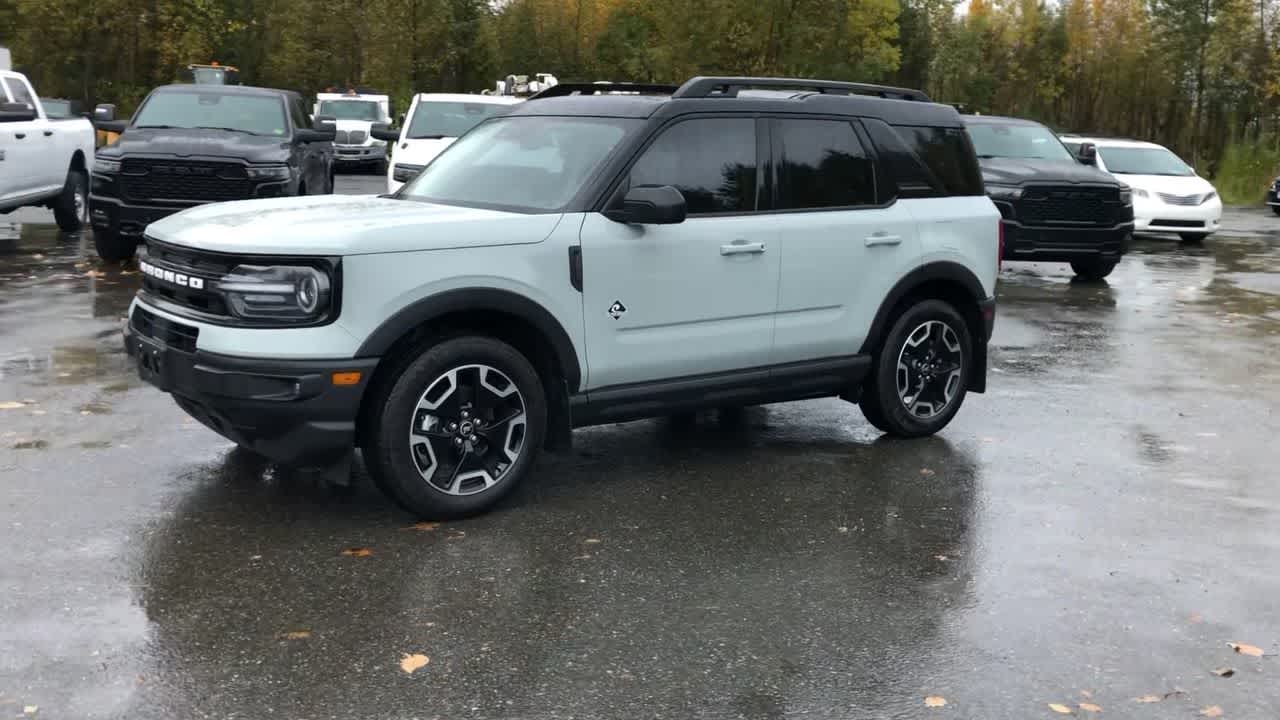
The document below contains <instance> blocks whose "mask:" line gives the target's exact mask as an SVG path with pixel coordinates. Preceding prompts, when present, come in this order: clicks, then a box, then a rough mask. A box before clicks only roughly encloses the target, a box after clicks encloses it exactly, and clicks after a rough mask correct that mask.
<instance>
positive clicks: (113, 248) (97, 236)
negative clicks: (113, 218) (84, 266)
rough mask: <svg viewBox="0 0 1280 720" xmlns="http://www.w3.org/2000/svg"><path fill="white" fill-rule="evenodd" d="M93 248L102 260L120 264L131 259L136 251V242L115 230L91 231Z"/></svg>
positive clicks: (134, 239)
mask: <svg viewBox="0 0 1280 720" xmlns="http://www.w3.org/2000/svg"><path fill="white" fill-rule="evenodd" d="M93 246H94V247H95V248H96V249H97V250H98V257H100V258H102V259H103V260H110V261H112V262H120V261H124V260H128V259H129V258H131V257H133V254H134V252H135V251H136V250H137V249H138V240H137V239H136V238H133V237H128V236H124V235H121V234H120V233H119V232H118V231H116V230H97V229H95V230H94V231H93Z"/></svg>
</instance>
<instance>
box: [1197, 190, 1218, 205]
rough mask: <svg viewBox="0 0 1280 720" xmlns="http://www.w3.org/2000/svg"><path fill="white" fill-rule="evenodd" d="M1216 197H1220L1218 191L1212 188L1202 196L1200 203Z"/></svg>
mask: <svg viewBox="0 0 1280 720" xmlns="http://www.w3.org/2000/svg"><path fill="white" fill-rule="evenodd" d="M1216 197H1218V193H1217V191H1216V190H1210V191H1209V192H1207V193H1205V194H1204V197H1202V198H1200V204H1201V205H1203V204H1205V203H1207V202H1209V201H1210V200H1212V199H1214V198H1216Z"/></svg>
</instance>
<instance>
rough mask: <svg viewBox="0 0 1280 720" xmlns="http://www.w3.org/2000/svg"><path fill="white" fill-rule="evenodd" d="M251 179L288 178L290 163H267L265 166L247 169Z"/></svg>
mask: <svg viewBox="0 0 1280 720" xmlns="http://www.w3.org/2000/svg"><path fill="white" fill-rule="evenodd" d="M247 172H248V173H249V179H250V180H288V179H289V166H288V165H267V166H265V167H251V168H249V169H248V170H247Z"/></svg>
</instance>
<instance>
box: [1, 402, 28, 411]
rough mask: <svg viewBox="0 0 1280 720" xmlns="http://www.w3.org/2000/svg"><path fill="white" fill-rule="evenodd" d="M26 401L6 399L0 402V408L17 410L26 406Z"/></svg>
mask: <svg viewBox="0 0 1280 720" xmlns="http://www.w3.org/2000/svg"><path fill="white" fill-rule="evenodd" d="M26 406H27V405H26V403H20V402H18V401H17V400H5V401H3V402H0V410H17V409H18V408H24V407H26Z"/></svg>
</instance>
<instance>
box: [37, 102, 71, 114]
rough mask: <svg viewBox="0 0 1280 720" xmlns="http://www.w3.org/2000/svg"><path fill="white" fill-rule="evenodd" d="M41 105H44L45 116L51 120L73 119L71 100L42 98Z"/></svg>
mask: <svg viewBox="0 0 1280 720" xmlns="http://www.w3.org/2000/svg"><path fill="white" fill-rule="evenodd" d="M40 104H41V105H44V114H45V115H47V116H49V117H51V118H69V117H72V115H71V101H70V100H49V99H45V98H40Z"/></svg>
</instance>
